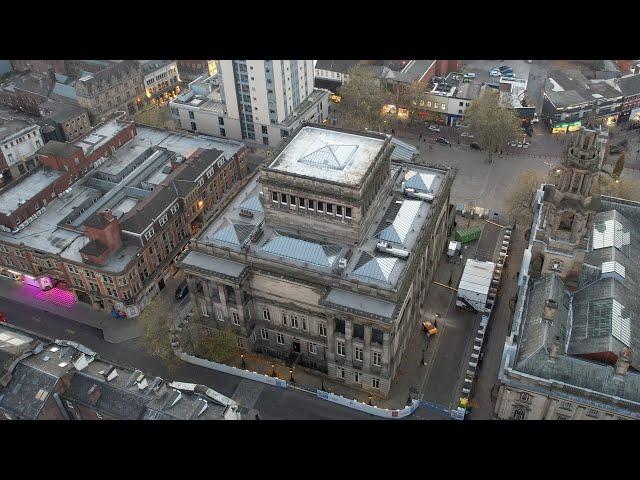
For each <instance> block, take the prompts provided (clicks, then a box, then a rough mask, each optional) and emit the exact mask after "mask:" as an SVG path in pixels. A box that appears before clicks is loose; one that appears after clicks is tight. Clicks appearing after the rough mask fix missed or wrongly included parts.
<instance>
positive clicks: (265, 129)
mask: <svg viewBox="0 0 640 480" xmlns="http://www.w3.org/2000/svg"><path fill="white" fill-rule="evenodd" d="M268 133H269V130H268V129H267V126H266V125H262V134H263V135H267V134H268Z"/></svg>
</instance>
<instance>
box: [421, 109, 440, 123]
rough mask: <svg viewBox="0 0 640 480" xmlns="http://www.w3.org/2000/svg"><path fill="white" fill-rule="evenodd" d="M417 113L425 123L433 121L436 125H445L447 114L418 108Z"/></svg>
mask: <svg viewBox="0 0 640 480" xmlns="http://www.w3.org/2000/svg"><path fill="white" fill-rule="evenodd" d="M418 115H419V117H420V119H421V120H424V121H425V122H427V123H435V124H438V125H447V114H446V113H440V112H433V111H431V110H420V112H418Z"/></svg>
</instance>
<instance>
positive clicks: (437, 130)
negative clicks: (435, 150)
mask: <svg viewBox="0 0 640 480" xmlns="http://www.w3.org/2000/svg"><path fill="white" fill-rule="evenodd" d="M429 130H431V131H432V132H440V127H438V126H437V125H429Z"/></svg>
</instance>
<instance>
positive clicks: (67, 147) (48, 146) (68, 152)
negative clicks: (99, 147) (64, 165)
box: [36, 140, 82, 157]
mask: <svg viewBox="0 0 640 480" xmlns="http://www.w3.org/2000/svg"><path fill="white" fill-rule="evenodd" d="M81 152H82V148H80V147H77V146H75V145H73V144H71V143H66V142H59V141H58V140H49V141H48V142H47V143H45V144H44V146H43V147H42V148H41V149H40V150H38V151H37V152H36V153H39V154H41V155H55V156H56V157H70V156H72V155H75V154H76V153H78V154H79V153H81Z"/></svg>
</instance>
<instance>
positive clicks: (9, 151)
mask: <svg viewBox="0 0 640 480" xmlns="http://www.w3.org/2000/svg"><path fill="white" fill-rule="evenodd" d="M40 130H41V129H40V126H39V125H35V124H32V123H28V122H25V121H22V120H10V121H8V122H4V123H0V173H1V174H2V177H3V182H4V183H8V182H10V181H11V180H12V179H16V178H19V177H21V176H22V175H25V174H26V173H27V172H28V171H29V170H32V169H33V168H35V167H36V163H35V161H34V155H35V153H36V151H37V150H38V149H39V148H40V147H42V146H43V145H44V140H43V139H42V135H41V133H40Z"/></svg>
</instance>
